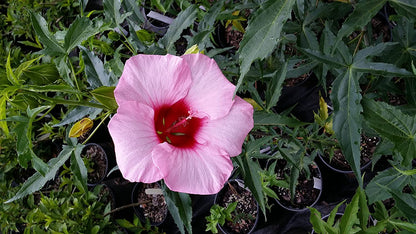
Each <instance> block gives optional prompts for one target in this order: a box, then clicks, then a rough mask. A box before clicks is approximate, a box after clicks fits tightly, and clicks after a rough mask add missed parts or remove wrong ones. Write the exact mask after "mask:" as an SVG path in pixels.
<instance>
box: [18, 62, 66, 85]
mask: <svg viewBox="0 0 416 234" xmlns="http://www.w3.org/2000/svg"><path fill="white" fill-rule="evenodd" d="M20 79H21V80H24V81H29V82H30V83H32V84H37V85H48V84H51V83H53V82H55V81H56V80H58V79H59V72H58V70H57V69H56V66H55V64H52V63H44V64H39V65H34V66H31V67H29V68H28V69H25V70H23V71H22V74H21V77H20Z"/></svg>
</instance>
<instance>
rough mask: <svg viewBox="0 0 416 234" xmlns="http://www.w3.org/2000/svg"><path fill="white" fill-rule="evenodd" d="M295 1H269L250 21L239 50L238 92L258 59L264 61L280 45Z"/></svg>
mask: <svg viewBox="0 0 416 234" xmlns="http://www.w3.org/2000/svg"><path fill="white" fill-rule="evenodd" d="M294 4H295V0H282V1H276V0H268V1H266V2H265V3H264V4H263V5H262V6H261V7H260V8H259V9H257V10H256V11H255V13H254V15H253V17H252V18H251V19H250V20H249V21H248V25H247V28H246V33H245V34H244V37H243V40H242V41H241V43H240V48H239V49H238V54H239V60H240V77H239V79H238V82H237V86H236V91H235V92H237V90H238V89H239V87H240V86H241V85H242V83H243V79H244V76H245V75H246V74H247V72H248V71H249V70H250V67H251V64H252V63H253V62H254V61H255V60H256V59H264V58H266V57H267V56H269V55H270V53H272V51H273V49H274V48H275V46H276V45H277V43H278V39H279V38H280V33H281V31H282V29H283V25H284V23H285V22H286V20H287V19H288V18H289V17H290V16H291V12H292V8H293V5H294Z"/></svg>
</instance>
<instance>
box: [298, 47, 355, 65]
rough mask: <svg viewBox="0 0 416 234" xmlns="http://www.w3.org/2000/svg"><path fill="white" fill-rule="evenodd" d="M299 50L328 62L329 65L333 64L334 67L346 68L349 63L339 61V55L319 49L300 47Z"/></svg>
mask: <svg viewBox="0 0 416 234" xmlns="http://www.w3.org/2000/svg"><path fill="white" fill-rule="evenodd" d="M298 50H299V51H300V52H302V53H304V54H306V55H307V56H309V57H311V58H312V59H315V60H318V61H319V62H321V63H323V64H327V65H328V66H331V67H333V68H345V67H347V66H348V64H345V63H343V62H342V61H339V59H338V57H334V56H331V55H326V54H322V53H321V52H319V51H316V50H311V49H304V48H298Z"/></svg>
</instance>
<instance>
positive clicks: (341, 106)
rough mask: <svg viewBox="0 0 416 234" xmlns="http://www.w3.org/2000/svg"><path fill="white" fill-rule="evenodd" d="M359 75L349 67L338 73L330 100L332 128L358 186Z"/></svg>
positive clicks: (359, 180)
mask: <svg viewBox="0 0 416 234" xmlns="http://www.w3.org/2000/svg"><path fill="white" fill-rule="evenodd" d="M358 79H359V77H358V76H357V74H356V73H353V72H352V71H351V70H350V69H349V70H346V71H345V72H344V73H343V74H341V75H339V76H338V77H337V78H336V79H335V81H334V83H333V88H332V93H331V100H332V103H333V107H334V118H333V129H334V132H335V135H336V138H337V139H338V141H339V143H340V146H341V150H342V153H343V154H344V157H345V159H346V160H347V161H348V163H349V165H350V166H351V169H352V171H353V172H354V174H355V176H356V178H357V180H358V183H359V185H360V187H362V178H361V170H360V158H361V153H360V139H361V134H360V132H361V122H362V119H361V115H360V113H361V111H362V107H361V104H360V101H361V94H360V91H361V89H360V86H359V84H358Z"/></svg>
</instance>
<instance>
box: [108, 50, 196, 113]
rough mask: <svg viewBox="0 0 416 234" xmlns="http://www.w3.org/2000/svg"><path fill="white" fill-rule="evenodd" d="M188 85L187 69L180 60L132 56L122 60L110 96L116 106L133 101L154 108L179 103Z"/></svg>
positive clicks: (167, 56)
mask: <svg viewBox="0 0 416 234" xmlns="http://www.w3.org/2000/svg"><path fill="white" fill-rule="evenodd" d="M191 82H192V78H191V72H190V69H189V67H188V65H187V63H186V61H184V60H183V59H182V58H180V57H177V56H172V55H166V56H160V55H136V56H133V57H131V58H130V59H128V60H127V61H126V65H125V66H124V70H123V74H122V76H121V78H120V81H119V83H118V85H117V87H116V89H115V91H114V96H115V98H116V100H117V103H118V104H119V105H120V103H121V102H123V101H137V102H141V103H144V104H146V105H148V106H151V107H153V108H156V107H160V106H162V105H172V104H174V103H175V102H177V101H179V100H181V99H182V98H183V97H185V96H186V94H187V93H188V90H189V87H190V85H191Z"/></svg>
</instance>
